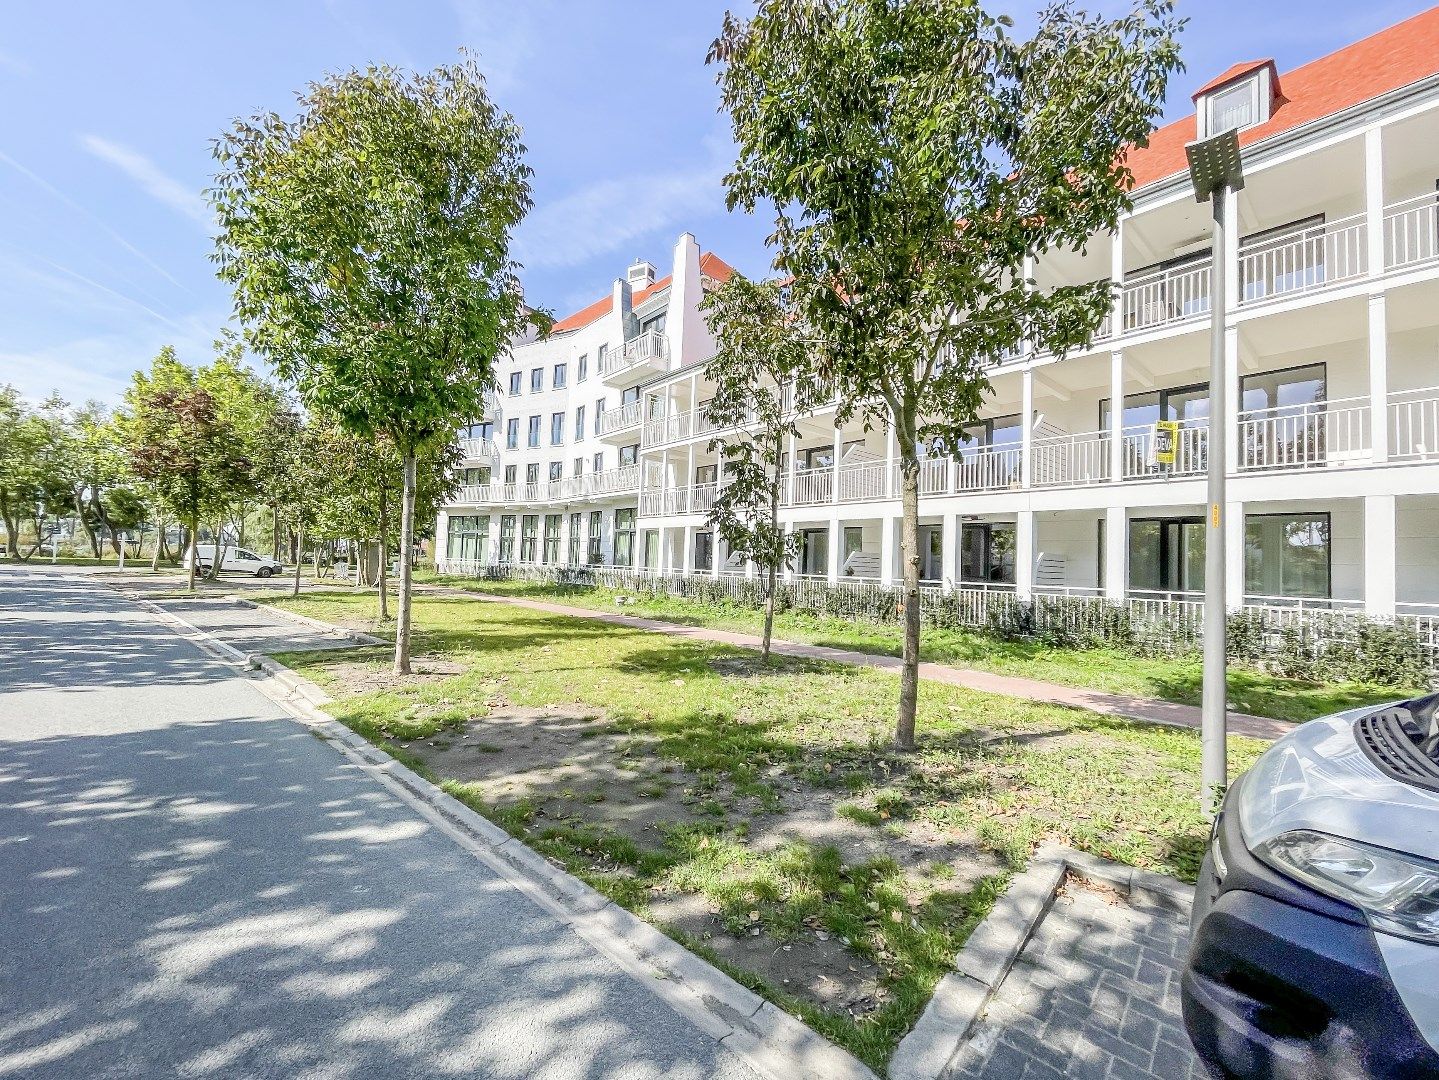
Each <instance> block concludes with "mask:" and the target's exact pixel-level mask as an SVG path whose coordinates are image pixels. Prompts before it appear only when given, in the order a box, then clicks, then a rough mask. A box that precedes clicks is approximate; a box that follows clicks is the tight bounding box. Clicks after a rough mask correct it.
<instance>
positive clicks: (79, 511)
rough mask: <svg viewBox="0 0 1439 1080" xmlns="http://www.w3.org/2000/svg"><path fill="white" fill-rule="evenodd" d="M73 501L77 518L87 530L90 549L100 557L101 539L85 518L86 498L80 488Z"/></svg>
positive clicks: (86, 534) (76, 491)
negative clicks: (83, 497) (82, 496)
mask: <svg viewBox="0 0 1439 1080" xmlns="http://www.w3.org/2000/svg"><path fill="white" fill-rule="evenodd" d="M71 502H72V504H73V505H74V508H75V518H76V520H77V521H79V522H80V528H82V529H84V530H85V538H86V539H87V540H89V541H90V551H91V553H92V554H93V555H94V556H95V558H96V559H98V558H99V557H100V539H99V537H97V536H96V535H95V530H94V529H93V528H91V526H90V522H89V521H87V520H86V519H85V500H84V499H82V498H81V497H80V491H79V489H78V488H77V489H76V490H75V492H74V496H73V498H72V500H71Z"/></svg>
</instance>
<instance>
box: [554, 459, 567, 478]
mask: <svg viewBox="0 0 1439 1080" xmlns="http://www.w3.org/2000/svg"><path fill="white" fill-rule="evenodd" d="M564 475H565V463H564V462H563V461H552V462H550V479H551V480H558V479H560V478H561V477H562V476H564Z"/></svg>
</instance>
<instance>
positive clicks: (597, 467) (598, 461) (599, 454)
mask: <svg viewBox="0 0 1439 1080" xmlns="http://www.w3.org/2000/svg"><path fill="white" fill-rule="evenodd" d="M590 468H591V469H593V470H594V471H595V472H604V471H605V452H604V451H603V450H597V451H595V460H594V463H593V464H592V465H591V466H590Z"/></svg>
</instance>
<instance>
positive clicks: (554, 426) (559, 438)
mask: <svg viewBox="0 0 1439 1080" xmlns="http://www.w3.org/2000/svg"><path fill="white" fill-rule="evenodd" d="M564 441H565V414H564V413H562V412H557V413H550V445H551V446H560V445H561V444H563V443H564Z"/></svg>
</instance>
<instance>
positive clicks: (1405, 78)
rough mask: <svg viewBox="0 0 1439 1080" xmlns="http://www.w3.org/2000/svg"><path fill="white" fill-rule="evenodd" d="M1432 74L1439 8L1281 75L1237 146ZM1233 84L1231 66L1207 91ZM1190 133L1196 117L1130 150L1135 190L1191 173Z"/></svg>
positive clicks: (1438, 69) (1437, 67)
mask: <svg viewBox="0 0 1439 1080" xmlns="http://www.w3.org/2000/svg"><path fill="white" fill-rule="evenodd" d="M1256 63H1257V64H1262V63H1263V61H1259V62H1256ZM1237 67H1238V68H1244V67H1246V65H1244V64H1240V65H1237ZM1250 70H1253V67H1252V66H1251V67H1250ZM1434 74H1439V7H1434V8H1430V9H1429V10H1428V11H1425V12H1422V13H1420V14H1418V15H1415V16H1414V17H1413V18H1411V19H1406V20H1404V21H1403V22H1401V23H1396V24H1395V25H1393V26H1391V27H1389V28H1388V29H1387V30H1381V31H1379V33H1377V34H1373V35H1371V36H1370V37H1367V38H1364V39H1363V40H1362V41H1357V42H1355V43H1354V44H1353V45H1348V46H1346V47H1344V48H1342V49H1340V50H1339V51H1338V52H1334V53H1330V54H1329V55H1328V56H1324V57H1320V58H1319V59H1318V60H1313V61H1310V62H1309V63H1307V64H1305V65H1303V66H1302V67H1297V68H1295V69H1294V70H1293V71H1290V72H1286V73H1285V74H1283V75H1281V76H1280V77H1279V80H1278V81H1279V91H1280V93H1279V96H1278V97H1277V98H1276V99H1275V102H1274V110H1273V112H1272V113H1271V114H1270V117H1269V119H1268V120H1266V121H1265V122H1264V123H1262V124H1256V125H1255V126H1254V127H1251V128H1246V129H1245V130H1243V131H1241V132H1240V133H1239V145H1240V146H1249V145H1251V144H1252V143H1257V142H1260V141H1262V140H1264V139H1267V138H1269V137H1270V136H1271V135H1278V134H1279V133H1280V132H1284V131H1288V130H1290V129H1291V128H1296V127H1298V126H1300V125H1301V124H1306V123H1308V122H1309V121H1311V120H1318V119H1320V118H1322V117H1325V116H1330V115H1332V114H1334V113H1337V112H1340V111H1341V110H1343V109H1347V108H1349V107H1350V106H1351V105H1358V104H1359V103H1361V102H1364V101H1368V100H1370V99H1371V98H1376V97H1379V96H1380V95H1381V94H1386V93H1388V92H1389V91H1391V90H1397V89H1399V88H1400V87H1402V86H1408V85H1409V84H1410V83H1413V82H1418V81H1419V80H1420V79H1423V78H1427V77H1428V76H1430V75H1434ZM1233 78H1237V74H1236V68H1230V69H1229V71H1226V72H1225V73H1224V74H1223V75H1221V76H1219V78H1218V79H1215V80H1211V81H1210V82H1209V83H1208V84H1206V86H1208V87H1213V86H1217V85H1222V83H1223V82H1226V81H1228V80H1229V79H1233ZM1195 132H1196V127H1195V118H1194V117H1193V116H1192V115H1191V116H1186V117H1185V118H1184V119H1183V120H1176V121H1174V122H1173V123H1172V124H1166V125H1165V126H1164V127H1162V128H1159V129H1158V130H1157V131H1155V132H1154V134H1152V135H1151V136H1150V137H1149V145H1148V146H1146V147H1136V148H1133V149H1131V150H1130V151H1129V168H1130V171H1131V172H1133V173H1134V186H1135V187H1136V188H1141V187H1143V186H1144V185H1146V184H1153V183H1155V182H1157V181H1159V180H1163V179H1165V178H1167V177H1170V176H1174V175H1175V174H1176V173H1181V172H1184V171H1185V170H1186V169H1187V168H1188V167H1189V166H1188V162H1187V161H1186V160H1185V157H1184V144H1185V143H1187V142H1192V141H1193V140H1194V138H1195Z"/></svg>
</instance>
